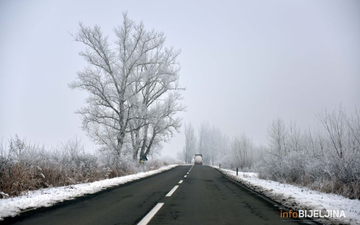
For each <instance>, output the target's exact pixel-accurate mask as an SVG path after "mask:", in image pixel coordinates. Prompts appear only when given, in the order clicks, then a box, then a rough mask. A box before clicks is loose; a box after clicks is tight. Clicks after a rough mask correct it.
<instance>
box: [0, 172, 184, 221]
mask: <svg viewBox="0 0 360 225" xmlns="http://www.w3.org/2000/svg"><path fill="white" fill-rule="evenodd" d="M176 166H177V165H169V166H163V167H161V168H159V169H157V170H152V171H148V172H140V173H137V174H132V175H128V176H123V177H116V178H112V179H106V180H100V181H95V182H92V183H84V184H76V185H71V186H63V187H54V188H44V189H40V190H36V191H29V192H27V193H25V194H24V195H22V196H17V197H12V198H7V199H0V221H1V220H3V218H5V217H9V216H16V215H18V214H20V213H21V212H22V211H25V210H28V209H33V208H40V207H49V206H52V205H54V204H55V203H58V202H63V201H65V200H70V199H74V198H76V197H79V196H83V195H86V194H93V193H95V192H98V191H101V190H104V189H106V188H109V187H113V186H116V185H120V184H125V183H128V182H130V181H134V180H138V179H141V178H144V177H148V176H151V175H154V174H158V173H161V172H164V171H166V170H170V169H172V168H174V167H176Z"/></svg>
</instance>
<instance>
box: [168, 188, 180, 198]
mask: <svg viewBox="0 0 360 225" xmlns="http://www.w3.org/2000/svg"><path fill="white" fill-rule="evenodd" d="M178 187H179V185H175V187H173V189H171V191H170V192H169V193H167V195H166V196H165V197H170V196H171V195H172V194H174V192H175V191H176V189H178Z"/></svg>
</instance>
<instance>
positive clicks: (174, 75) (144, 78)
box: [69, 13, 180, 159]
mask: <svg viewBox="0 0 360 225" xmlns="http://www.w3.org/2000/svg"><path fill="white" fill-rule="evenodd" d="M114 32H115V35H116V41H115V43H114V44H112V43H110V42H109V41H108V37H107V36H104V35H103V33H102V31H101V29H100V27H99V26H94V27H93V28H91V27H86V26H84V25H83V24H81V23H80V25H79V31H78V33H77V35H75V36H74V38H75V40H76V41H78V42H81V43H83V44H84V45H85V46H86V50H85V51H82V52H80V55H81V56H82V57H83V58H84V59H85V61H86V62H87V66H86V68H85V69H83V70H82V71H80V72H78V73H77V79H76V80H75V81H74V82H72V83H71V84H70V85H69V86H70V87H71V88H73V89H80V90H85V91H87V92H88V93H89V97H88V98H87V106H85V107H83V108H81V109H80V110H78V111H77V112H78V113H79V114H80V115H81V116H82V120H83V128H84V130H85V131H86V132H87V134H88V135H89V136H90V137H91V138H92V139H93V140H94V141H95V142H96V143H97V144H99V145H101V146H103V147H104V148H105V149H111V150H113V151H114V152H115V153H116V155H117V156H118V157H120V156H121V153H122V149H123V146H124V144H125V143H127V142H131V144H132V148H133V158H134V159H136V158H137V156H138V152H139V148H140V146H143V147H142V148H145V147H148V148H151V145H152V144H151V143H150V141H148V140H147V137H148V135H149V134H148V133H149V132H150V131H149V130H150V128H149V127H150V126H151V128H152V129H153V132H152V135H153V136H155V137H158V136H159V135H161V134H164V133H165V134H164V135H166V132H160V131H158V130H159V129H160V128H159V126H158V125H156V123H158V121H157V120H156V119H154V118H158V117H159V115H164V118H162V119H163V120H162V121H163V122H164V123H167V122H172V125H169V124H166V125H163V126H162V127H165V129H166V128H167V127H174V126H175V125H174V123H173V121H176V120H177V119H174V118H173V116H174V113H168V114H166V113H163V114H161V113H159V112H157V111H156V110H153V109H152V108H156V107H157V106H156V105H157V104H160V103H159V102H160V101H164V99H165V98H166V96H167V95H169V92H171V91H177V90H178V89H177V88H178V79H179V74H178V73H179V69H180V67H179V64H178V62H177V57H178V55H179V54H180V52H179V51H176V50H174V49H173V48H166V47H165V46H164V43H165V36H164V34H163V33H160V32H156V31H154V30H151V31H148V30H146V29H145V27H144V25H143V23H138V24H137V23H135V22H133V21H131V20H130V19H129V18H128V17H127V14H126V13H124V15H123V23H122V25H121V26H119V27H116V28H115V29H114ZM178 95H179V94H178ZM162 98H163V99H162ZM178 99H179V98H177V99H176V100H178ZM173 105H176V104H172V106H173ZM176 106H177V105H176ZM168 111H169V110H168ZM170 111H172V112H174V111H179V109H178V108H177V109H172V110H170ZM152 113H153V114H152ZM176 126H178V125H176ZM154 127H156V129H155V130H156V131H155V132H154ZM160 130H163V129H160ZM155 137H151V138H150V140H151V139H155ZM130 139H131V141H129V140H130ZM141 151H143V152H146V151H148V150H146V149H144V150H143V149H141Z"/></svg>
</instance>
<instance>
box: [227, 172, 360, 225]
mask: <svg viewBox="0 0 360 225" xmlns="http://www.w3.org/2000/svg"><path fill="white" fill-rule="evenodd" d="M221 171H222V172H223V173H225V174H226V175H228V176H229V177H231V178H232V179H235V180H238V181H240V182H241V183H243V184H245V185H246V186H248V187H250V188H251V189H253V190H255V191H257V192H260V193H262V194H264V195H266V196H267V197H269V198H271V199H273V200H275V201H277V202H280V203H281V204H283V205H284V206H287V207H289V208H292V209H294V210H344V213H345V216H346V218H331V220H330V218H328V219H327V218H321V219H318V221H319V222H322V223H328V224H344V223H346V224H360V200H356V199H348V198H345V197H343V196H340V195H336V194H327V193H323V192H318V191H314V190H311V189H309V188H306V187H298V186H294V185H290V184H282V183H279V182H275V181H270V180H263V179H259V178H258V177H257V174H256V173H250V172H239V175H238V176H236V172H235V171H232V170H226V169H221Z"/></svg>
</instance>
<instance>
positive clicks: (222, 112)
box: [0, 0, 360, 155]
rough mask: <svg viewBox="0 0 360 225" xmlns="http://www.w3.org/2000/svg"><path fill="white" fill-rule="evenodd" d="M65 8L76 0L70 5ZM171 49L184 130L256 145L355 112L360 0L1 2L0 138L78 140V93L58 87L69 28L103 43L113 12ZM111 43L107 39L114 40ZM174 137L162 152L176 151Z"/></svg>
mask: <svg viewBox="0 0 360 225" xmlns="http://www.w3.org/2000/svg"><path fill="white" fill-rule="evenodd" d="M75 2H76V3H75ZM124 11H127V12H128V16H129V18H130V19H132V20H135V21H136V22H139V21H143V22H144V24H145V27H146V28H148V29H153V28H154V29H156V30H158V31H163V32H164V33H165V36H166V37H167V41H166V43H167V46H174V47H175V48H179V49H181V50H182V54H181V55H180V57H179V61H180V63H181V67H182V69H181V75H180V83H181V86H183V87H186V89H187V90H186V91H185V92H184V94H183V95H184V101H183V103H184V104H185V105H187V106H188V107H187V112H186V113H182V114H181V116H182V117H183V118H184V120H183V122H184V123H188V122H192V123H193V125H194V126H198V125H200V124H201V123H202V122H203V121H207V122H209V123H210V124H212V125H214V126H217V127H218V128H219V129H220V130H222V131H223V132H224V133H226V134H228V135H230V136H235V135H238V134H242V133H244V132H245V133H246V134H247V135H248V136H250V137H252V139H253V141H254V142H255V143H259V144H265V143H266V140H267V139H266V135H267V127H268V125H269V123H271V121H272V120H273V119H275V118H277V117H280V118H283V119H284V120H285V121H290V120H291V121H297V124H298V125H299V126H301V127H303V128H308V127H311V126H314V125H315V124H316V123H317V118H316V116H315V115H316V114H317V113H319V112H321V110H322V109H324V108H327V109H329V110H332V109H334V108H336V107H338V106H339V105H340V104H342V105H343V106H344V107H346V108H347V110H348V111H352V110H353V109H354V107H355V106H356V105H357V106H358V107H360V1H357V0H354V1H349V0H344V1H340V0H339V1H329V0H324V1H317V0H314V1H303V0H299V1H295V0H288V1H285V0H283V1H265V0H264V1H253V0H251V1H250V0H249V1H209V0H204V1H186V2H185V1H168V0H164V1H154V0H152V1H130V0H129V1H120V0H117V1H115V0H114V1H95V0H93V1H89V0H82V1H70V0H61V1H60V0H59V1H48V0H43V1H41V0H32V1H26V0H16V1H13V0H1V1H0V107H1V109H0V138H3V139H4V141H6V140H8V139H9V138H10V137H11V136H14V135H15V134H18V135H19V136H20V137H26V138H27V139H28V140H31V141H32V142H37V143H44V144H45V145H48V146H50V145H56V144H58V143H60V142H65V141H66V140H68V139H70V138H73V137H75V136H77V137H79V138H81V139H82V140H83V141H84V142H85V143H86V148H87V149H89V150H94V149H95V147H94V146H93V144H92V143H91V142H90V141H89V140H88V138H87V137H86V136H85V134H84V132H83V131H82V130H81V128H80V127H81V121H80V117H79V115H77V114H75V113H74V112H75V111H76V110H77V109H78V108H80V107H81V106H84V104H85V103H84V99H85V97H86V93H84V92H80V91H72V90H70V89H69V88H68V86H67V84H68V83H69V82H71V81H73V80H74V79H75V77H76V71H79V70H81V69H82V68H83V67H84V66H85V63H84V61H83V60H82V58H81V57H80V56H79V55H78V53H79V51H80V50H82V49H84V48H83V46H82V45H81V44H79V43H76V42H74V41H73V38H72V37H71V35H70V33H74V34H75V33H76V31H77V26H78V23H79V21H82V22H83V23H84V24H85V25H91V26H92V25H95V24H98V25H100V26H101V27H102V28H103V31H104V33H106V34H109V35H110V39H111V38H112V37H113V34H112V28H113V27H114V26H117V25H118V24H120V23H121V22H122V12H124ZM113 40H114V39H113ZM183 133H184V132H183V128H182V133H181V134H178V135H176V137H175V138H174V139H172V141H171V143H169V144H167V145H165V146H164V149H163V154H164V155H176V152H177V151H180V150H182V148H183V145H184V137H183Z"/></svg>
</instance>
